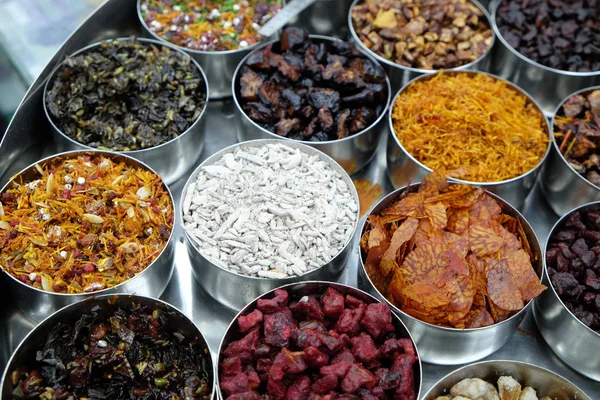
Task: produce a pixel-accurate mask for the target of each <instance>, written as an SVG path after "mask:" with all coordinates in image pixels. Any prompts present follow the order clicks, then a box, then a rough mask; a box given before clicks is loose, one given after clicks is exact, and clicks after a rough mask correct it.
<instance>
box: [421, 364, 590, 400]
mask: <svg viewBox="0 0 600 400" xmlns="http://www.w3.org/2000/svg"><path fill="white" fill-rule="evenodd" d="M501 376H512V377H513V378H515V379H516V380H517V381H518V382H519V383H520V384H521V387H523V388H524V387H527V386H531V387H532V388H533V389H535V390H536V391H537V396H538V397H539V398H542V397H544V396H549V397H550V398H552V399H553V400H575V399H576V400H592V398H591V397H589V396H588V395H586V394H585V393H584V392H583V391H582V390H581V389H579V388H578V387H577V386H575V385H574V384H573V383H571V382H570V381H568V380H566V379H565V378H563V377H562V376H560V375H558V374H556V373H554V372H552V371H549V370H547V369H545V368H542V367H538V366H537V365H533V364H528V363H524V362H520V361H504V360H492V361H482V362H478V363H475V364H471V365H466V366H464V367H462V368H459V369H457V370H456V371H453V372H451V373H449V374H448V375H446V376H445V377H443V378H442V379H440V380H439V381H438V382H437V383H436V384H435V385H433V387H432V388H431V389H430V390H429V391H428V392H427V393H426V394H425V396H424V397H423V400H435V398H436V397H437V396H444V395H446V394H448V393H449V392H450V389H451V388H452V386H454V385H455V384H457V383H458V382H460V381H461V380H463V379H467V378H479V379H483V380H484V381H487V382H489V383H491V384H493V385H494V386H496V383H497V382H498V378H500V377H501Z"/></svg>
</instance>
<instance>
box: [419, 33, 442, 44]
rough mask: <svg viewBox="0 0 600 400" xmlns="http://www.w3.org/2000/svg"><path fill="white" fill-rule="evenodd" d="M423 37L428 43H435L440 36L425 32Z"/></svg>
mask: <svg viewBox="0 0 600 400" xmlns="http://www.w3.org/2000/svg"><path fill="white" fill-rule="evenodd" d="M423 36H424V37H425V40H427V41H428V42H435V41H436V40H438V38H439V36H438V34H437V33H435V32H425V34H424V35H423Z"/></svg>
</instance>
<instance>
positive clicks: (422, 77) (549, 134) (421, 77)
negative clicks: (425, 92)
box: [388, 70, 553, 188]
mask: <svg viewBox="0 0 600 400" xmlns="http://www.w3.org/2000/svg"><path fill="white" fill-rule="evenodd" d="M438 74H447V75H449V76H451V75H458V74H469V75H487V76H489V77H491V78H493V79H495V80H497V81H501V82H503V83H505V84H506V85H508V86H510V87H511V88H513V89H515V90H516V91H517V92H519V93H521V94H522V95H524V96H525V97H526V98H527V99H528V100H529V101H530V102H531V103H532V104H533V105H534V106H535V107H536V109H537V111H538V112H539V114H540V117H541V119H542V120H543V123H544V124H545V126H546V129H545V133H546V136H547V137H548V143H547V145H546V151H545V152H544V156H543V157H542V158H541V159H540V161H539V163H538V164H537V165H536V166H535V167H533V168H532V169H530V170H529V171H527V172H525V173H524V174H521V175H519V176H516V177H514V178H510V179H505V180H503V181H498V182H474V181H465V180H462V179H456V178H449V179H448V181H450V182H453V183H462V184H465V185H476V186H481V187H483V188H485V187H489V186H498V185H505V184H509V183H513V182H516V181H519V180H521V179H524V178H526V177H527V176H529V175H532V174H535V173H536V171H538V170H539V169H540V168H541V167H542V166H543V165H544V162H545V161H546V159H547V158H548V155H549V154H550V148H551V147H552V146H551V143H550V142H551V141H552V139H553V136H552V132H551V127H550V124H549V123H548V118H546V116H545V114H544V112H543V111H542V108H541V107H540V105H539V104H538V102H537V101H536V100H535V99H534V98H533V97H531V96H530V95H529V94H528V93H526V92H525V91H524V90H523V89H521V88H520V87H518V86H517V85H515V84H514V83H512V82H509V81H507V80H506V79H503V78H501V77H499V76H497V75H493V74H490V73H488V72H483V71H470V70H466V71H452V70H448V71H439V72H435V73H432V74H426V75H419V76H417V77H416V78H414V79H411V80H410V81H409V82H408V83H406V84H405V85H404V86H402V87H401V88H400V90H398V93H396V95H395V96H394V100H392V104H391V105H390V108H389V110H388V124H389V128H390V134H391V136H392V137H393V139H394V141H395V142H396V145H397V146H398V147H399V148H400V150H402V152H403V153H404V154H405V155H406V156H408V157H409V158H410V160H411V161H413V162H414V163H415V164H417V165H418V166H419V167H421V168H423V169H425V170H426V171H427V172H429V173H430V172H433V169H431V168H429V167H428V166H426V165H425V164H423V163H422V162H420V161H419V160H417V159H416V158H415V157H414V156H413V155H412V154H410V153H409V152H408V150H406V149H405V148H404V146H402V143H400V139H398V136H397V135H396V130H395V129H394V119H393V117H392V114H393V112H394V105H395V104H396V101H397V100H398V97H399V96H400V95H401V94H402V92H404V91H405V90H406V89H407V88H408V87H409V86H410V85H412V84H413V83H415V82H417V81H420V80H426V79H433V78H434V77H435V76H437V75H438Z"/></svg>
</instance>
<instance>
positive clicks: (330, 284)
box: [215, 280, 423, 399]
mask: <svg viewBox="0 0 600 400" xmlns="http://www.w3.org/2000/svg"><path fill="white" fill-rule="evenodd" d="M299 285H326V286H328V287H333V288H334V289H335V288H336V287H343V288H344V289H346V290H348V289H349V290H350V291H354V292H359V293H360V294H362V295H365V296H367V297H368V298H370V299H372V300H373V303H383V304H386V303H384V302H382V301H381V300H379V299H378V298H377V297H375V296H373V295H372V294H370V293H367V292H366V291H364V290H362V289H359V288H356V287H354V286H350V285H346V284H344V283H340V282H329V281H313V280H311V281H302V282H294V283H288V284H285V285H283V286H279V287H277V288H275V289H271V290H269V291H268V292H265V293H263V294H261V295H260V296H258V297H256V298H255V299H254V300H252V301H251V302H250V303H248V304H246V305H245V306H244V307H243V308H242V309H241V310H240V311H239V312H238V313H236V315H235V317H234V318H233V319H232V320H231V322H230V323H229V325H228V326H227V329H226V330H225V333H224V334H223V337H222V338H221V342H220V343H219V351H218V353H217V361H216V368H215V369H216V375H217V376H216V378H215V391H216V392H217V394H221V384H220V378H219V364H220V360H221V354H222V350H223V345H224V344H225V340H226V339H227V338H228V336H229V335H230V333H231V332H232V329H234V327H235V325H236V323H237V320H238V318H239V317H240V316H242V315H244V312H245V311H246V310H248V308H249V307H251V306H252V305H254V304H255V303H256V302H257V301H258V300H259V299H262V298H264V297H265V296H268V295H270V294H272V293H274V292H275V291H276V290H280V289H281V290H288V289H291V288H293V287H294V286H299ZM373 303H369V304H373ZM388 306H389V304H388ZM391 314H392V319H395V320H396V322H399V323H400V325H401V326H402V327H404V329H405V330H406V333H407V334H408V338H409V339H410V341H411V342H412V344H413V347H414V349H415V354H416V355H417V360H418V363H419V374H420V379H419V390H418V391H417V399H418V398H420V396H421V392H422V391H423V362H422V361H421V355H420V354H419V349H418V347H417V342H415V339H414V338H413V336H412V333H411V332H410V330H409V329H408V327H407V326H406V324H405V323H404V321H402V319H401V318H400V317H399V316H398V315H396V314H394V312H392V313H391Z"/></svg>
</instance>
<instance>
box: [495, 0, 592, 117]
mask: <svg viewBox="0 0 600 400" xmlns="http://www.w3.org/2000/svg"><path fill="white" fill-rule="evenodd" d="M504 1H508V0H504ZM501 3H502V1H501V0H493V1H492V2H491V4H490V8H491V12H492V17H491V20H492V27H493V29H494V32H495V33H496V37H497V38H498V41H497V45H496V46H494V49H493V52H492V59H493V63H492V65H491V66H490V72H492V73H493V74H496V75H498V76H501V77H502V78H504V79H506V80H509V81H511V82H513V83H514V84H516V85H517V86H519V87H521V88H523V90H525V91H526V92H527V93H529V94H531V95H532V96H533V97H534V98H535V99H536V100H537V101H538V102H539V103H540V105H541V107H542V110H543V111H544V113H545V114H546V116H547V117H552V113H553V112H554V110H555V109H556V106H557V104H559V103H560V102H561V101H562V99H564V98H565V97H566V96H567V95H568V94H569V93H573V92H574V91H576V90H579V89H583V88H586V87H589V86H594V85H598V84H600V71H597V72H569V71H562V70H559V69H555V68H550V67H547V66H545V65H542V64H539V63H537V62H535V61H533V60H530V59H529V58H527V57H525V56H523V55H522V54H521V53H519V52H518V51H517V50H515V49H514V48H513V47H512V46H511V45H510V44H508V43H507V42H506V40H505V39H504V37H502V34H501V33H500V30H499V29H498V26H497V25H496V11H497V10H498V7H500V4H501Z"/></svg>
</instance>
